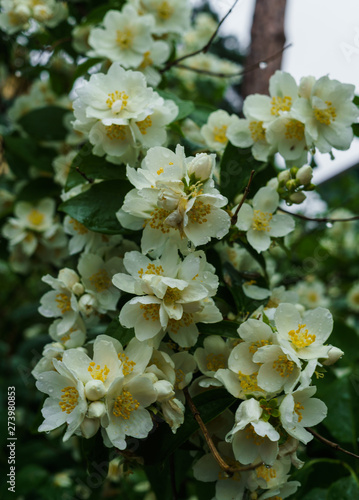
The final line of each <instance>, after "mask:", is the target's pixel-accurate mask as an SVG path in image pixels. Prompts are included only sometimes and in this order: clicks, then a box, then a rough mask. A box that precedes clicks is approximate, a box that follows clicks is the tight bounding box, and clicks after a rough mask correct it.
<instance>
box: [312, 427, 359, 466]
mask: <svg viewBox="0 0 359 500" xmlns="http://www.w3.org/2000/svg"><path fill="white" fill-rule="evenodd" d="M307 431H308V432H310V433H311V434H313V436H314V437H315V438H317V439H318V440H319V441H322V443H324V444H326V445H328V446H330V447H331V448H333V449H334V450H337V451H342V452H343V453H346V454H347V455H350V456H351V457H354V458H358V459H359V455H356V454H355V453H352V452H351V451H348V450H345V449H344V448H342V447H341V446H340V445H339V444H338V443H333V441H329V439H326V438H325V437H323V436H321V435H320V434H318V433H317V432H316V431H315V430H314V429H311V428H310V427H307Z"/></svg>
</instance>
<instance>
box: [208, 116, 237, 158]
mask: <svg viewBox="0 0 359 500" xmlns="http://www.w3.org/2000/svg"><path fill="white" fill-rule="evenodd" d="M238 121H239V118H238V117H237V116H236V115H229V114H228V113H227V111H224V110H223V109H219V110H218V111H214V112H213V113H211V114H210V115H209V117H208V120H207V123H206V124H205V125H203V126H202V128H201V134H202V136H203V137H204V139H205V141H206V144H207V146H208V147H209V148H210V149H211V150H212V151H218V152H223V151H224V149H225V147H226V145H227V143H228V137H227V129H228V127H230V126H231V124H234V125H233V126H235V125H236V124H237V122H238Z"/></svg>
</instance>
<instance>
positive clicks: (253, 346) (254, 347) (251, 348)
mask: <svg viewBox="0 0 359 500" xmlns="http://www.w3.org/2000/svg"><path fill="white" fill-rule="evenodd" d="M264 345H272V342H271V341H270V340H264V339H263V340H257V341H256V342H252V343H251V345H250V346H249V352H251V353H252V354H254V353H255V352H257V351H258V349H259V348H260V347H263V346H264Z"/></svg>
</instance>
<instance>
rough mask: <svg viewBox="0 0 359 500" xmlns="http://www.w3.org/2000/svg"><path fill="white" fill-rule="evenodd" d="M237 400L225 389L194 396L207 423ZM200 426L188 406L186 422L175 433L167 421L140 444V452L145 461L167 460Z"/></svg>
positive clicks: (153, 462) (151, 462)
mask: <svg viewBox="0 0 359 500" xmlns="http://www.w3.org/2000/svg"><path fill="white" fill-rule="evenodd" d="M235 401H237V400H236V398H234V397H233V396H231V395H230V394H229V393H228V392H227V391H226V390H225V389H212V390H209V391H206V392H204V393H202V394H198V395H197V396H195V397H194V398H193V402H194V404H195V405H196V408H197V410H198V411H199V413H200V415H201V418H202V420H203V422H204V423H205V424H207V423H208V422H210V421H211V420H213V419H214V418H216V417H218V415H220V414H221V413H223V412H224V410H225V409H226V408H228V407H229V406H231V405H232V404H233V403H234V402H235ZM198 428H199V426H198V424H197V422H196V420H195V419H194V417H193V415H192V412H191V411H190V409H189V408H188V406H187V408H186V411H185V419H184V423H183V424H182V425H181V427H180V428H179V429H178V430H177V432H176V434H173V433H172V431H171V429H170V427H169V426H168V424H166V423H162V424H161V425H160V426H159V428H158V429H156V431H155V432H154V433H153V434H151V435H150V436H149V437H148V438H147V439H146V441H144V442H143V444H142V445H140V448H139V450H138V453H139V454H140V455H141V456H143V457H144V460H145V463H146V464H149V465H152V464H155V463H159V462H163V461H164V460H166V459H167V458H168V457H169V456H170V455H171V454H172V453H173V452H174V451H175V450H177V448H179V447H180V446H181V445H182V444H183V443H185V442H186V441H187V440H188V438H189V437H190V436H191V435H192V434H193V433H194V432H196V431H197V430H198Z"/></svg>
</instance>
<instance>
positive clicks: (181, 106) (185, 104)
mask: <svg viewBox="0 0 359 500" xmlns="http://www.w3.org/2000/svg"><path fill="white" fill-rule="evenodd" d="M157 92H158V94H159V95H160V96H161V97H163V99H170V100H171V101H174V102H175V104H177V106H178V115H177V116H176V120H182V119H183V118H186V116H188V115H190V114H191V113H192V112H193V111H194V109H195V106H194V104H193V102H192V101H184V100H183V99H180V98H179V97H177V96H176V94H172V92H168V91H167V90H157Z"/></svg>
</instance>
